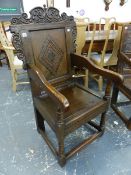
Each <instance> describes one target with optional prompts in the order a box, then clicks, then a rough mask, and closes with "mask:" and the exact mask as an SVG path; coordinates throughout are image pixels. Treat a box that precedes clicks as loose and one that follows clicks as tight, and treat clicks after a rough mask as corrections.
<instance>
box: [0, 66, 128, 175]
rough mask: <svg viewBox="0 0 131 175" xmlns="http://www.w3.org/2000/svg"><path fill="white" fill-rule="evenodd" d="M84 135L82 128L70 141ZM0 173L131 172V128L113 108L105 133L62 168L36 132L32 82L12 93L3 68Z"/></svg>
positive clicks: (114, 174)
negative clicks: (31, 90) (129, 128)
mask: <svg viewBox="0 0 131 175" xmlns="http://www.w3.org/2000/svg"><path fill="white" fill-rule="evenodd" d="M94 86H95V84H94ZM130 107H131V106H129V107H125V111H126V112H127V113H129V115H130V112H131V108H130ZM129 110H130V111H129ZM114 121H115V123H116V124H115V123H114ZM117 122H118V125H117ZM85 134H86V130H85V129H84V127H83V128H81V129H80V130H79V132H78V131H77V132H75V133H74V134H72V135H71V136H70V137H69V138H68V140H70V141H71V144H72V143H74V142H75V141H76V140H79V139H81V138H82V137H84V136H85ZM73 136H74V137H73ZM73 138H74V139H75V140H74V142H73ZM0 175H131V131H128V130H127V129H126V128H125V126H124V124H123V123H122V122H121V121H120V119H119V118H118V117H116V115H115V114H114V112H113V111H112V110H111V109H110V110H109V112H108V119H107V121H106V131H105V134H104V135H103V136H102V137H100V138H99V139H98V140H97V141H95V142H93V143H92V144H90V145H89V146H87V147H86V148H85V149H83V150H82V151H80V152H79V153H78V154H76V155H75V156H74V157H72V158H71V159H70V160H69V161H67V164H66V166H65V167H64V168H61V167H60V166H59V165H58V163H57V161H56V159H55V158H54V156H53V155H52V153H51V151H50V150H49V148H48V146H47V145H46V144H45V142H44V141H43V139H42V137H41V136H40V135H39V134H38V133H37V131H36V125H35V119H34V112H33V105H32V99H31V92H30V87H29V85H25V86H20V88H19V90H18V91H17V93H14V92H12V89H11V76H10V71H9V70H8V68H7V66H3V67H2V68H1V67H0Z"/></svg>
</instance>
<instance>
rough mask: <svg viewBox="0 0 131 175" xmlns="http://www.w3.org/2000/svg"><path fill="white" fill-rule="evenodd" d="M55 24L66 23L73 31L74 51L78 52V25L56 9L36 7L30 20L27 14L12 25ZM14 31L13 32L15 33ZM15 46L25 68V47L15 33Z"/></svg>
mask: <svg viewBox="0 0 131 175" xmlns="http://www.w3.org/2000/svg"><path fill="white" fill-rule="evenodd" d="M53 22H59V23H60V22H65V23H66V24H67V25H69V26H70V27H71V28H72V29H71V32H72V37H73V38H72V42H73V51H74V52H75V50H76V44H75V42H76V24H75V22H74V17H73V16H68V15H67V14H66V13H62V14H61V15H60V13H59V10H58V9H56V8H54V7H49V8H46V7H45V6H44V7H36V8H33V9H32V10H31V11H30V18H28V15H27V14H26V13H23V14H22V15H21V16H20V17H15V18H13V19H12V20H11V25H19V24H31V23H43V24H44V23H53ZM13 32H14V31H12V33H13ZM13 45H14V47H15V49H16V51H17V55H18V58H19V59H21V60H22V61H23V63H24V67H25V56H24V53H23V47H22V42H21V36H20V35H19V34H18V33H15V32H14V35H13Z"/></svg>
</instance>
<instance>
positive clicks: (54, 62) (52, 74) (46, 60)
mask: <svg viewBox="0 0 131 175" xmlns="http://www.w3.org/2000/svg"><path fill="white" fill-rule="evenodd" d="M65 36H66V34H65V31H64V29H63V28H57V29H49V30H48V29H43V30H32V31H30V32H29V39H28V38H27V39H28V41H29V42H30V41H31V47H30V49H29V50H27V49H28V48H27V47H26V45H27V44H29V43H28V42H25V43H24V42H23V43H24V44H25V46H24V47H25V48H24V50H25V52H26V53H27V52H28V57H30V58H31V59H32V60H31V63H32V62H33V63H34V64H35V65H36V66H37V67H39V68H40V70H41V71H42V72H43V74H44V76H45V77H46V79H47V80H51V79H54V78H56V77H60V76H63V75H65V74H67V73H68V72H69V69H68V68H69V65H68V62H67V57H68V55H67V46H66V43H67V42H66V38H65ZM27 39H26V40H24V41H27ZM32 55H33V57H32ZM28 57H27V58H28Z"/></svg>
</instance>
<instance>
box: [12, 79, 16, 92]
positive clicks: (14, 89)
mask: <svg viewBox="0 0 131 175" xmlns="http://www.w3.org/2000/svg"><path fill="white" fill-rule="evenodd" d="M12 88H13V91H14V92H16V81H15V80H13V87H12Z"/></svg>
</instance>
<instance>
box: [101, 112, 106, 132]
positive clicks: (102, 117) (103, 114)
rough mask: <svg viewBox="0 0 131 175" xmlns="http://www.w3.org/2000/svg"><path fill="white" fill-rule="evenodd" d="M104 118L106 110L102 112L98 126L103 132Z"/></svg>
mask: <svg viewBox="0 0 131 175" xmlns="http://www.w3.org/2000/svg"><path fill="white" fill-rule="evenodd" d="M105 119H106V112H104V113H102V115H101V120H100V128H101V131H102V132H103V133H104V131H105Z"/></svg>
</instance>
